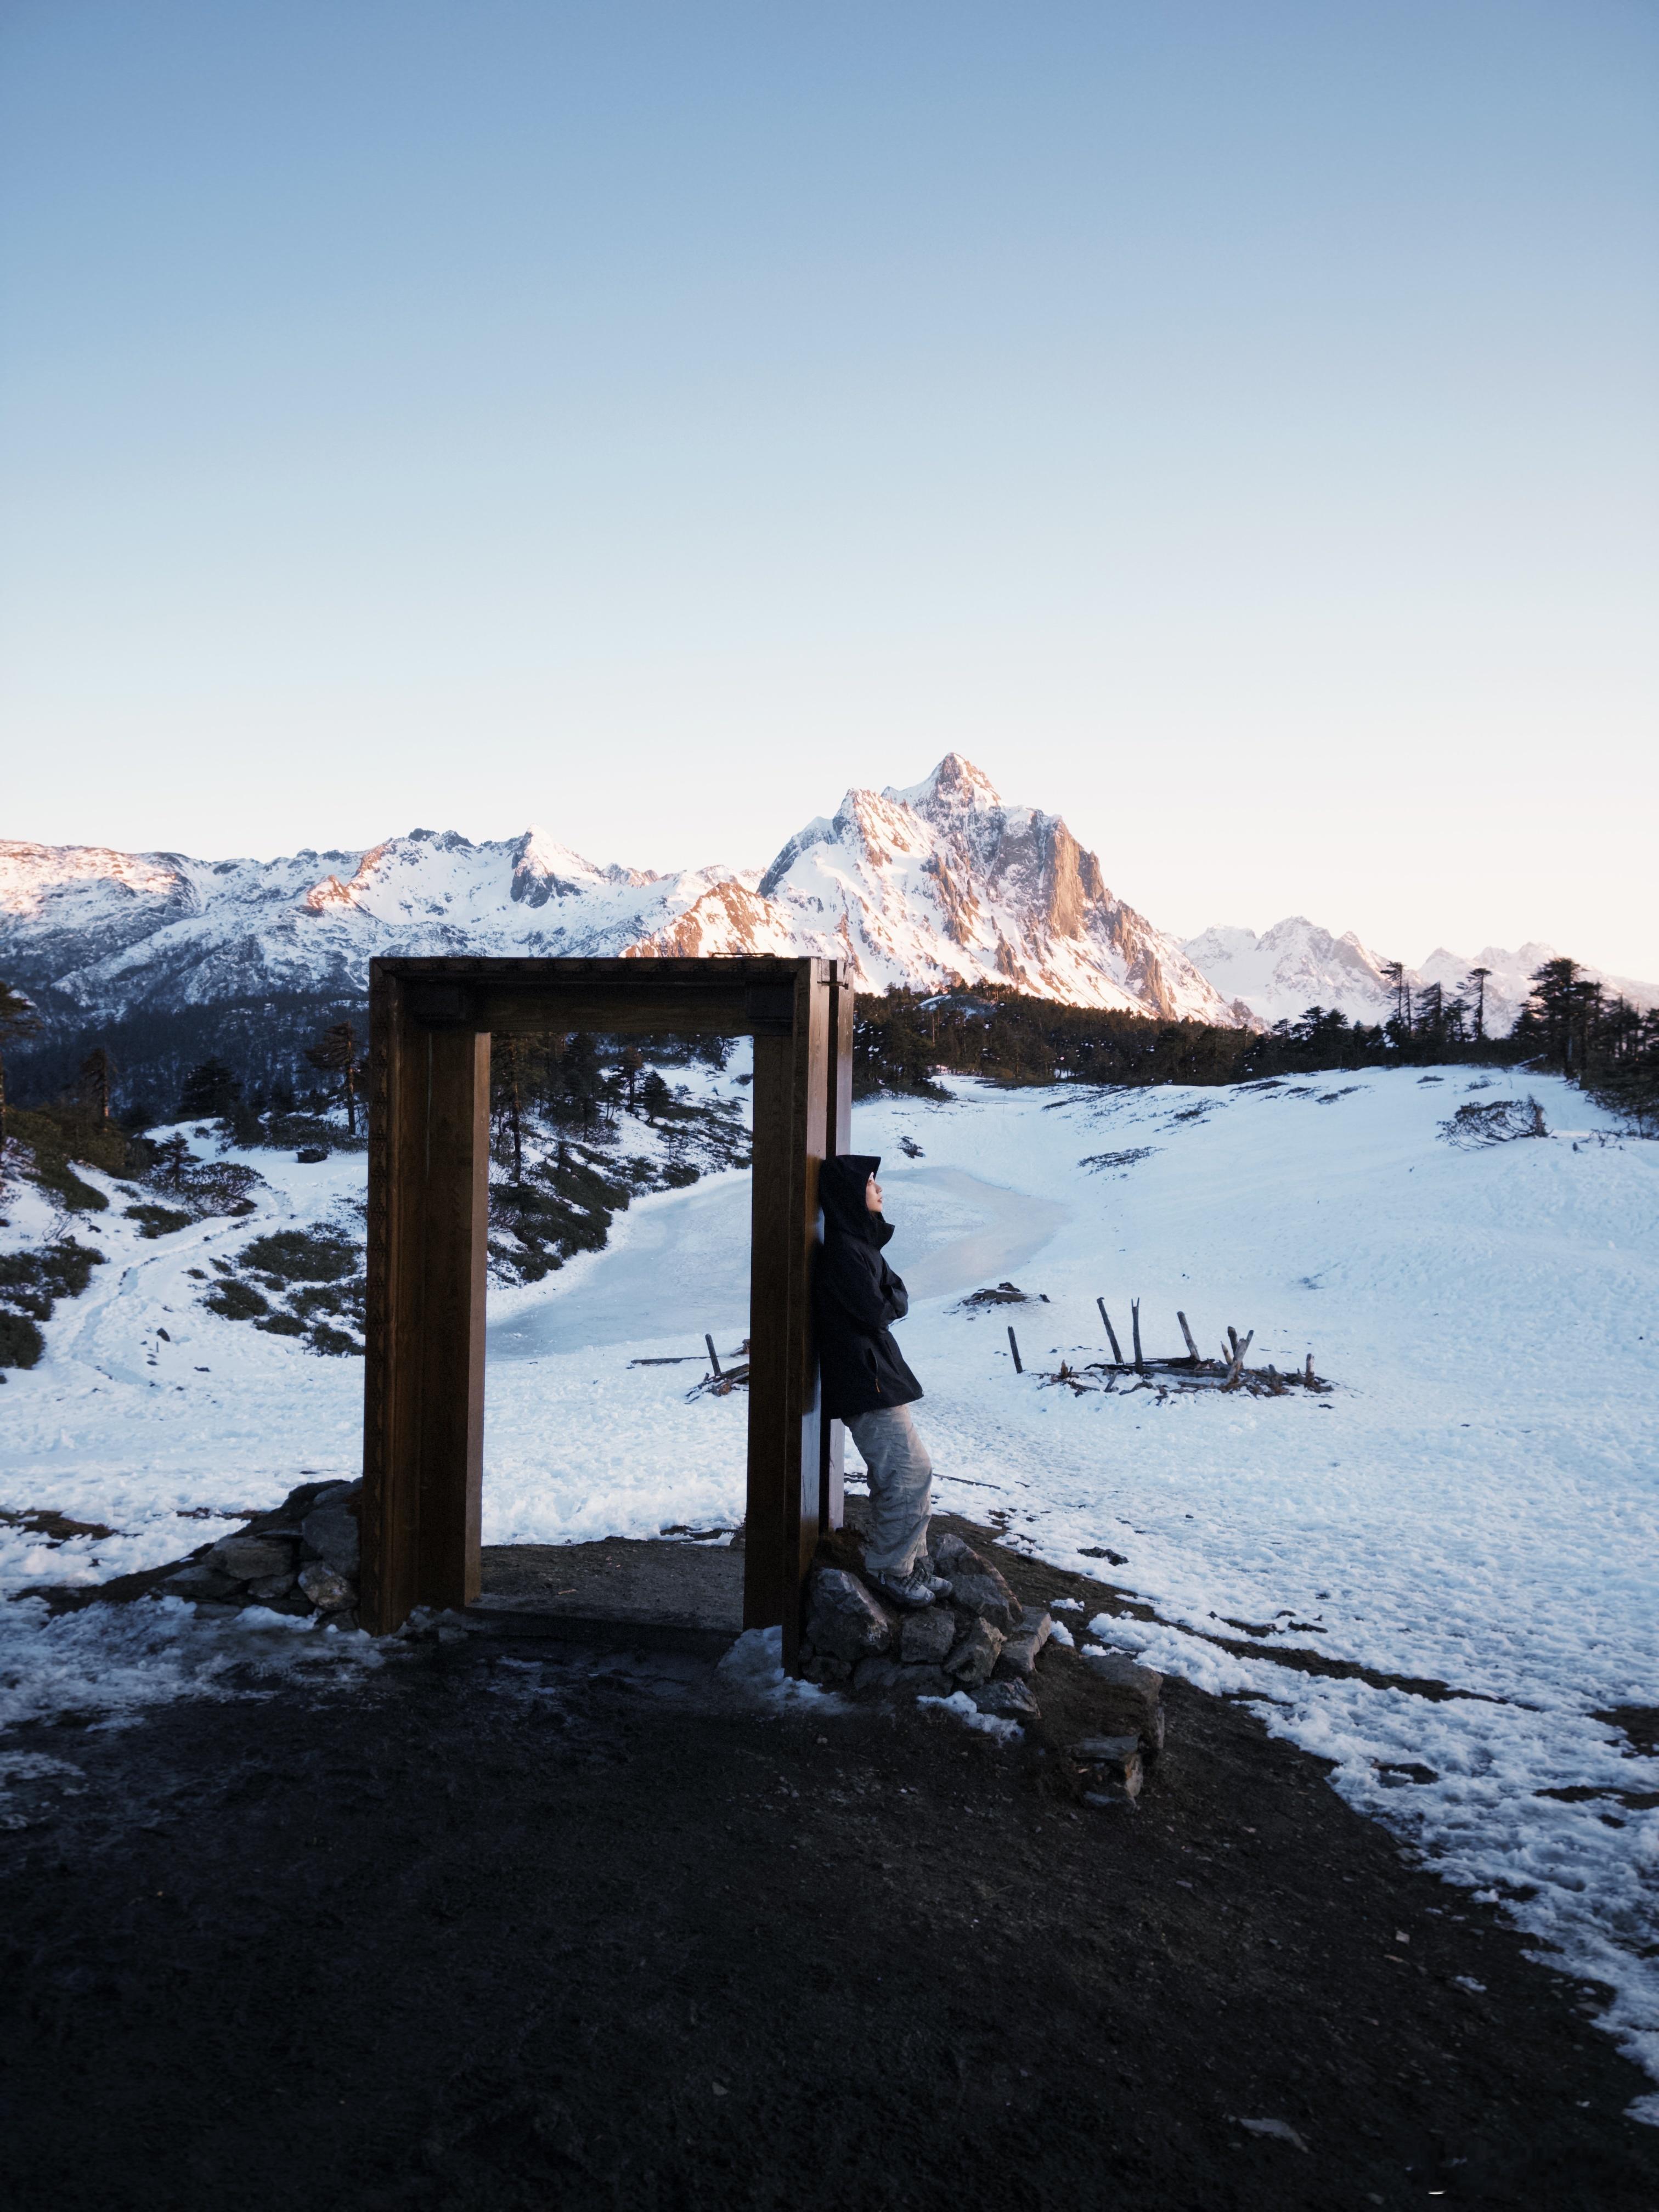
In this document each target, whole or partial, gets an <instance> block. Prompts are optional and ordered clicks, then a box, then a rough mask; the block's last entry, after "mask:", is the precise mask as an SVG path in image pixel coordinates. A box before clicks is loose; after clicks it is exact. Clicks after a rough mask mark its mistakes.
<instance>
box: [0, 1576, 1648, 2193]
mask: <svg viewBox="0 0 1659 2212" xmlns="http://www.w3.org/2000/svg"><path fill="white" fill-rule="evenodd" d="M980 1541H983V1538H982V1537H981V1539H980ZM998 1557H999V1561H1000V1565H1002V1566H1003V1568H1004V1571H1006V1573H1007V1575H1008V1577H1009V1578H1010V1580H1011V1581H1012V1582H1013V1583H1014V1584H1015V1587H1016V1589H1018V1590H1019V1591H1020V1592H1021V1594H1022V1595H1028V1596H1035V1597H1042V1598H1048V1597H1052V1596H1054V1595H1060V1594H1065V1593H1067V1592H1069V1591H1072V1590H1076V1591H1077V1592H1079V1594H1085V1595H1087V1596H1088V1598H1089V1600H1090V1601H1091V1611H1092V1610H1095V1609H1097V1606H1098V1602H1099V1600H1100V1597H1101V1589H1100V1585H1099V1584H1097V1583H1082V1582H1080V1581H1078V1580H1076V1579H1075V1578H1073V1577H1068V1576H1066V1575H1063V1574H1060V1573H1057V1572H1054V1571H1050V1570H1048V1569H1047V1568H1041V1567H1036V1566H1033V1565H1032V1564H1031V1563H1030V1561H1028V1560H1025V1559H1022V1558H1020V1557H1018V1555H1017V1554H1013V1553H1008V1552H1006V1551H1003V1552H1000V1553H999V1554H998ZM267 1690H268V1693H267V1694H265V1695H264V1696H262V1697H260V1698H258V1699H235V1700H233V1701H229V1702H225V1703H217V1704H215V1703H206V1702H197V1703H191V1704H180V1705H175V1706H173V1707H170V1708H167V1709H165V1710H161V1711H155V1713H153V1714H152V1715H151V1716H150V1717H148V1718H147V1719H145V1720H144V1721H143V1723H141V1724H139V1725H137V1726H133V1727H129V1728H123V1729H92V1730H78V1731H72V1730H69V1729H62V1728H56V1729H45V1728H43V1729H36V1730H33V1731H29V1732H20V1733H19V1734H18V1735H16V1736H15V1737H14V1738H13V1739H12V1740H11V1742H10V1744H9V1748H10V1749H14V1750H15V1749H22V1750H26V1751H35V1752H40V1753H46V1754H48V1756H49V1757H50V1758H52V1759H58V1760H64V1761H67V1762H69V1763H70V1765H72V1766H73V1767H74V1768H75V1769H76V1770H78V1774H77V1775H76V1776H75V1777H71V1778H66V1777H64V1775H62V1774H61V1773H59V1774H46V1775H43V1776H41V1777H40V1778H38V1779H36V1780H35V1781H33V1782H24V1783H20V1784H18V1786H17V1789H16V1790H15V1795H14V1800H13V1802H14V1803H15V1804H16V1805H18V1806H19V1807H21V1810H22V1812H23V1814H24V1815H25V1817H26V1818H27V1821H28V1825H27V1826H25V1827H22V1828H20V1829H18V1830H16V1831H15V1832H11V1833H8V1834H6V1835H4V1836H0V1929H3V1931H4V1932H3V1935H0V2058H3V2067H0V2100H3V2103H0V2140H3V2143H4V2163H5V2169H6V2172H7V2179H8V2185H9V2192H10V2197H11V2201H12V2202H14V2203H17V2204H18V2205H20V2206H23V2207H27V2208H31V2212H33V2208H46V2207H51V2208H52V2212H82V2208H86V2212H111V2208H112V2207H119V2208H121V2212H149V2208H151V2207H155V2208H161V2207H167V2208H169V2212H176V2208H179V2207H193V2206H196V2205H206V2204H209V2203H214V2202H216V2201H218V2200H219V2199H220V2198H221V2197H226V2196H229V2197H232V2198H234V2202H235V2203H237V2204H238V2206H239V2207H240V2208H244V2212H265V2208H270V2209H271V2212H275V2209H276V2208H277V2207H279V2206H280V2207H283V2208H287V2207H289V2206H290V2205H291V2204H292V2203H295V2201H301V2202H304V2203H307V2204H308V2205H311V2206H313V2207H320V2208H332V2207H335V2206H339V2207H345V2206H350V2207H352V2208H354V2212H405V2208H407V2212H416V2208H419V2212H428V2208H430V2212H440V2208H441V2212H475V2208H476V2212H486V2208H487V2212H518V2208H524V2212H530V2208H532V2207H533V2208H535V2212H546V2208H547V2207H549V2206H551V2205H567V2204H568V2205H573V2206H583V2207H586V2206H594V2207H611V2206H616V2207H623V2206H626V2207H629V2208H630V2212H703V2208H707V2212H738V2208H749V2207H777V2208H780V2212H782V2208H787V2212H819V2208H823V2212H829V2208H832V2207H833V2208H835V2212H865V2209H866V2208H872V2209H873V2208H883V2207H888V2206H891V2207H899V2206H915V2207H919V2208H927V2212H933V2208H939V2212H946V2208H948V2212H963V2208H964V2207H976V2206H979V2205H981V2204H984V2205H989V2204H993V2203H1002V2202H1004V2201H1009V2200H1012V2201H1018V2202H1025V2201H1032V2202H1035V2201H1042V2200H1048V2201H1054V2200H1055V2199H1056V2198H1057V2197H1059V2196H1060V2193H1061V2192H1063V2193H1064V2201H1066V2202H1075V2203H1083V2204H1085V2205H1095V2204H1111V2205H1114V2206H1123V2207H1126V2208H1133V2212H1143V2208H1144V2212H1153V2208H1157V2212H1168V2208H1177V2207H1178V2208H1187V2207H1191V2208H1194V2212H1231V2208H1237V2212H1268V2208H1272V2212H1301V2209H1302V2208H1307V2212H1315V2208H1318V2212H1327V2208H1329V2207H1331V2206H1334V2205H1342V2206H1354V2207H1359V2208H1364V2207H1367V2206H1370V2205H1373V2204H1380V2205H1384V2206H1395V2205H1400V2206H1403V2205H1407V2204H1413V2203H1419V2202H1420V2201H1426V2200H1427V2199H1429V2198H1430V2197H1431V2196H1434V2195H1435V2194H1436V2192H1441V2196H1440V2199H1439V2201H1443V2202H1444V2203H1447V2204H1448V2205H1455V2204H1459V2203H1462V2204H1481V2205H1489V2206H1527V2207H1534V2206H1536V2207H1545V2206H1547V2207H1549V2208H1551V2212H1572V2208H1582V2212H1624V2208H1626V2207H1628V2208H1630V2212H1637V2208H1641V2212H1650V2207H1651V2206H1652V2205H1653V2203H1656V2202H1659V2135H1656V2133H1655V2131H1654V2130H1649V2129H1644V2128H1640V2127H1637V2126H1635V2125H1633V2124H1631V2123H1629V2122H1628V2121H1626V2119H1625V2118H1623V2117H1622V2113H1623V2108H1624V2107H1625V2106H1626V2105H1627V2104H1628V2103H1629V2101H1630V2100H1631V2099H1632V2097H1633V2096H1635V2095H1638V2094H1640V2093H1643V2091H1644V2088H1645V2087H1647V2086H1648V2085H1646V2084H1645V2083H1644V2081H1643V2080H1642V2078H1641V2077H1640V2076H1638V2074H1637V2073H1636V2072H1635V2070H1634V2069H1632V2068H1631V2067H1630V2066H1628V2065H1626V2063H1624V2062H1623V2061H1622V2060H1621V2059H1620V2058H1619V2057H1618V2056H1617V2055H1616V2053H1615V2052H1614V2051H1613V2048H1612V2046H1611V2045H1610V2044H1609V2043H1608V2042H1607V2039H1605V2038H1604V2037H1603V2036H1601V2034H1599V2033H1596V2032H1595V2030H1594V2029H1593V2028H1592V2027H1590V2026H1589V2023H1588V2021H1587V2019H1586V2017H1585V2016H1584V2014H1583V2010H1582V2009H1581V2007H1580V2002H1579V2000H1578V1992H1577V1990H1575V1989H1574V1988H1573V1987H1572V1986H1571V1985H1568V1984H1562V1983H1560V1982H1559V1981H1558V1980H1557V1979H1556V1978H1553V1977H1552V1976H1550V1975H1549V1974H1547V1972H1545V1971H1544V1970H1543V1969H1541V1968H1540V1967H1539V1966H1535V1965H1533V1964H1531V1963H1529V1962H1528V1960H1526V1959H1525V1958H1524V1957H1523V1956H1522V1943H1521V1940H1520V1939H1519V1938H1518V1937H1516V1936H1514V1935H1513V1934H1511V1933H1510V1932H1509V1931H1508V1930H1506V1929H1504V1928H1503V1927H1501V1926H1500V1925H1499V1924H1498V1921H1497V1919H1496V1917H1494V1915H1493V1914H1492V1913H1491V1912H1490V1911H1485V1910H1483V1909H1482V1908H1480V1907H1479V1906H1476V1905H1471V1904H1468V1903H1467V1902H1466V1901H1464V1900H1463V1899H1462V1898H1461V1897H1460V1896H1459V1895H1458V1893H1454V1892H1452V1891H1450V1890H1448V1889H1446V1888H1445V1887H1442V1886H1441V1885H1440V1884H1438V1883H1437V1882H1436V1881H1434V1880H1433V1879H1432V1878H1431V1877H1430V1876H1429V1875H1425V1874H1422V1873H1419V1872H1416V1871H1413V1870H1412V1869H1408V1868H1407V1866H1406V1865H1405V1864H1403V1863H1402V1862H1401V1858H1400V1857H1399V1855H1398V1853H1397V1851H1396V1850H1395V1847H1394V1845H1393V1844H1391V1843H1390V1841H1389V1838H1388V1837H1387V1836H1386V1835H1385V1834H1384V1833H1383V1832H1382V1831H1381V1830H1380V1829H1378V1828H1376V1826H1373V1825H1372V1824H1370V1823H1369V1822H1367V1821H1365V1820H1362V1819H1361V1818H1359V1817H1358V1815H1357V1814H1353V1813H1352V1812H1350V1811H1349V1810H1348V1809H1347V1808H1346V1807H1345V1806H1344V1805H1342V1804H1341V1803H1340V1801H1339V1800H1338V1799H1337V1798H1336V1797H1335V1796H1334V1795H1333V1793H1332V1792H1331V1791H1330V1790H1328V1789H1327V1788H1326V1787H1324V1786H1323V1784H1322V1778H1321V1770H1320V1768H1319V1765H1318V1764H1317V1762H1316V1761H1314V1760H1312V1759H1309V1758H1308V1757H1307V1756H1305V1755H1304V1754H1303V1753H1299V1752H1297V1751H1296V1750H1295V1749H1293V1748H1291V1747H1289V1746H1287V1745H1284V1744H1280V1743H1276V1742H1273V1741H1269V1740H1268V1739H1267V1737H1266V1736H1265V1735H1264V1734H1263V1732H1262V1729H1261V1726H1260V1723H1258V1722H1257V1721H1256V1720H1255V1717H1253V1716H1252V1715H1251V1714H1250V1713H1249V1712H1248V1711H1244V1710H1243V1709H1242V1708H1241V1707H1239V1706H1237V1705H1231V1704H1228V1703H1226V1702H1223V1701H1217V1700H1214V1699H1207V1698H1205V1697H1203V1696H1202V1695H1200V1694H1199V1693H1198V1692H1194V1691H1192V1690H1189V1689H1188V1688H1186V1687H1185V1686H1182V1685H1180V1684H1178V1683H1171V1684H1170V1688H1169V1691H1168V1693H1167V1694H1168V1704H1169V1707H1170V1746H1169V1749H1168V1750H1167V1752H1166V1753H1165V1754H1164V1758H1163V1759H1161V1761H1160V1762H1159V1763H1158V1769H1157V1771H1156V1773H1155V1776H1154V1778H1153V1779H1152V1782H1151V1783H1150V1784H1149V1785H1148V1788H1147V1791H1146V1796H1144V1798H1143V1799H1142V1801H1141V1804H1140V1807H1139V1809H1138V1810H1135V1809H1132V1808H1120V1809H1117V1810H1115V1811H1112V1812H1098V1813H1097V1812H1083V1811H1079V1810H1078V1809H1077V1808H1073V1807H1072V1806H1071V1805H1070V1804H1069V1803H1067V1802H1065V1801H1064V1800H1062V1799H1058V1798H1054V1797H1051V1796H1048V1795H1047V1794H1046V1793H1045V1791H1044V1790H1043V1788H1042V1766H1041V1763H1040V1762H1038V1761H1036V1759H1033V1758H1032V1757H1030V1756H1029V1755H1028V1754H1026V1753H1021V1752H1019V1751H1009V1750H1006V1749H1004V1748H1001V1747H999V1746H997V1745H995V1744H994V1743H992V1742H989V1741H987V1740H986V1739H984V1738H983V1737H981V1736H976V1735H972V1734H970V1733H969V1732H968V1731H967V1730H965V1729H963V1728H962V1727H960V1726H959V1725H958V1724H957V1723H953V1722H951V1721H949V1720H939V1719H935V1720H933V1721H931V1722H930V1721H929V1720H927V1719H926V1718H924V1717H922V1716H921V1715H920V1714H905V1715H896V1714H894V1713H892V1712H888V1711H864V1710H859V1711H854V1710H852V1709H849V1708H846V1707H836V1706H835V1705H824V1704H821V1703H817V1702H816V1701H814V1702H810V1703H805V1704H798V1705H793V1706H791V1707H787V1708H785V1707H781V1706H771V1707H767V1706H762V1705H754V1704H751V1703H745V1702H744V1701H743V1700H742V1699H740V1698H738V1697H737V1696H736V1695H734V1694H733V1693H732V1692H728V1691H726V1690H725V1689H723V1688H722V1686H721V1683H720V1677H719V1676H718V1675H717V1674H716V1672H715V1670H714V1667H713V1666H712V1664H710V1663H709V1662H708V1661H706V1660H700V1659H696V1658H689V1657H676V1656H671V1655H666V1654H657V1655H637V1656H635V1655H630V1654H629V1653H626V1652H621V1653H617V1652H612V1653H609V1654H597V1653H592V1652H588V1651H586V1650H582V1649H580V1648H579V1647H572V1646H569V1645H557V1644H549V1645H546V1646H544V1647H539V1648H538V1647H534V1646H532V1645H531V1644H526V1643H525V1642H524V1641H522V1640H520V1639H514V1640H513V1641H510V1642H509V1641H504V1640H502V1639H500V1638H490V1637H487V1636H483V1635H472V1636H466V1637H462V1638H458V1639H457V1640H456V1641H453V1642H451V1643H445V1644H435V1643H428V1644H416V1645H413V1646H410V1647H408V1648H406V1649H404V1650H400V1652H399V1655H398V1656H397V1657H396V1658H395V1659H394V1660H392V1662H389V1663H388V1664H387V1665H386V1667H385V1668H383V1669H381V1670H380V1672H379V1673H378V1674H375V1675H374V1676H372V1677H371V1678H369V1679H368V1680H363V1681H359V1682H356V1684H354V1685H353V1686H351V1687H349V1688H347V1687H344V1686H341V1687H339V1688H337V1689H331V1690H329V1689H325V1690H319V1689H317V1688H316V1687H315V1686H312V1687H301V1686H288V1687H280V1688H277V1689H276V1690H274V1691H270V1690H269V1686H267ZM66 1783H67V1787H66V1786H65V1784H66ZM1459 1916H1462V1917H1459ZM1402 1937H1404V1938H1406V1939H1407V1940H1405V1941H1401V1938H1402ZM1250 2122H1256V2123H1262V2122H1271V2123H1274V2124H1276V2125H1275V2126H1274V2127H1273V2128H1269V2129H1267V2130H1263V2129H1262V2128H1261V2127H1260V2126H1257V2127H1255V2128H1252V2127H1251V2126H1249V2125H1248V2124H1247V2123H1250Z"/></svg>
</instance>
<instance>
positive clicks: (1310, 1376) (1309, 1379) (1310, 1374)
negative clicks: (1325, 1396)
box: [1302, 1352, 1314, 1390]
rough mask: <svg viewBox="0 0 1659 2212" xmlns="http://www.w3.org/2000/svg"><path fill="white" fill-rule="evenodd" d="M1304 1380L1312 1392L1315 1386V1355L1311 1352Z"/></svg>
mask: <svg viewBox="0 0 1659 2212" xmlns="http://www.w3.org/2000/svg"><path fill="white" fill-rule="evenodd" d="M1302 1380H1303V1381H1304V1383H1306V1384H1307V1386H1308V1388H1309V1389H1310V1390H1311V1389H1313V1386H1314V1371H1313V1354H1312V1352H1310V1353H1309V1354H1308V1364H1307V1367H1306V1369H1305V1370H1304V1373H1303V1376H1302Z"/></svg>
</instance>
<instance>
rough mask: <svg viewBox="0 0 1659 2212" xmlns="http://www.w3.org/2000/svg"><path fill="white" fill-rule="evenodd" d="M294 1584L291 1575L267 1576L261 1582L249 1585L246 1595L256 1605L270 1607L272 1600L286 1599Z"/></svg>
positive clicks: (293, 1578)
mask: <svg viewBox="0 0 1659 2212" xmlns="http://www.w3.org/2000/svg"><path fill="white" fill-rule="evenodd" d="M294 1583H295V1577H293V1576H292V1575H267V1576H266V1577H264V1580H263V1581H262V1582H257V1583H249V1584H248V1586H247V1594H248V1595H249V1596H250V1597H251V1598H252V1600H253V1602H254V1603H255V1604H256V1605H270V1603H271V1602H272V1601H273V1600H274V1599H276V1598H279V1597H286V1596H287V1595H288V1594H289V1591H290V1590H291V1589H293V1587H294Z"/></svg>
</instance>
